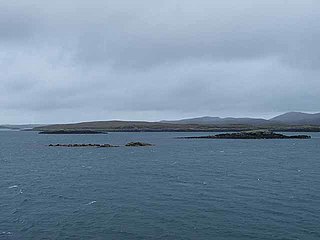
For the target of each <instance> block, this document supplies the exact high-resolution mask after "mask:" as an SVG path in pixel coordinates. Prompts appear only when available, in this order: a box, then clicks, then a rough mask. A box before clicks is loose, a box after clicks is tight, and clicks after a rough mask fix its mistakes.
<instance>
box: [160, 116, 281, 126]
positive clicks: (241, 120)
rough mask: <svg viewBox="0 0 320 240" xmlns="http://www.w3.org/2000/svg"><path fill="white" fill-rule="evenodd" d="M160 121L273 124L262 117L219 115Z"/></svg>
mask: <svg viewBox="0 0 320 240" xmlns="http://www.w3.org/2000/svg"><path fill="white" fill-rule="evenodd" d="M161 122H162V123H174V124H214V125H230V124H231V125H234V124H241V125H252V126H265V125H272V124H275V123H273V122H272V121H269V120H266V119H263V118H232V117H228V118H220V117H208V116H206V117H198V118H189V119H182V120H174V121H161Z"/></svg>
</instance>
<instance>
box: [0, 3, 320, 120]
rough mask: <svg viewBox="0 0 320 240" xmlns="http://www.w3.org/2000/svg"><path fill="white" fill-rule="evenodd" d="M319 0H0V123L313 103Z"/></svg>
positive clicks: (253, 110) (279, 108)
mask: <svg viewBox="0 0 320 240" xmlns="http://www.w3.org/2000/svg"><path fill="white" fill-rule="evenodd" d="M319 12H320V1H319V0H314V1H312V0H286V1H285V0H259V1H258V0H223V1H222V0H219V1H218V0H192V1H191V0H180V1H178V0H161V1H159V0H157V1H154V0H136V1H132V0H110V1H108V0H101V1H99V0H90V1H89V0H86V1H82V0H63V1H59V0H55V1H49V0H38V1H35V0H10V1H1V0H0V111H1V114H0V123H61V122H76V121H87V120H110V119H126V120H160V119H176V118H184V117H195V116H202V115H211V116H253V117H255V116H256V117H270V116H273V115H276V114H278V113H282V112H286V111H306V112H317V111H319V112H320V45H319V44H320V14H319Z"/></svg>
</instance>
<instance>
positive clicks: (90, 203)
mask: <svg viewBox="0 0 320 240" xmlns="http://www.w3.org/2000/svg"><path fill="white" fill-rule="evenodd" d="M96 202H97V201H91V202H89V203H87V204H86V205H92V204H94V203H96Z"/></svg>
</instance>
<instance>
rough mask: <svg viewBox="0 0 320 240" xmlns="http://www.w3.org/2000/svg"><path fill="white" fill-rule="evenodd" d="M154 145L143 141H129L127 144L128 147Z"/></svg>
mask: <svg viewBox="0 0 320 240" xmlns="http://www.w3.org/2000/svg"><path fill="white" fill-rule="evenodd" d="M150 146H153V145H152V144H150V143H142V142H129V143H127V144H126V147H150Z"/></svg>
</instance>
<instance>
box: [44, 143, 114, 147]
mask: <svg viewBox="0 0 320 240" xmlns="http://www.w3.org/2000/svg"><path fill="white" fill-rule="evenodd" d="M49 147H69V148H70V147H71V148H72V147H98V148H100V147H103V148H106V147H119V146H116V145H111V144H91V143H90V144H55V145H54V144H49Z"/></svg>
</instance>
